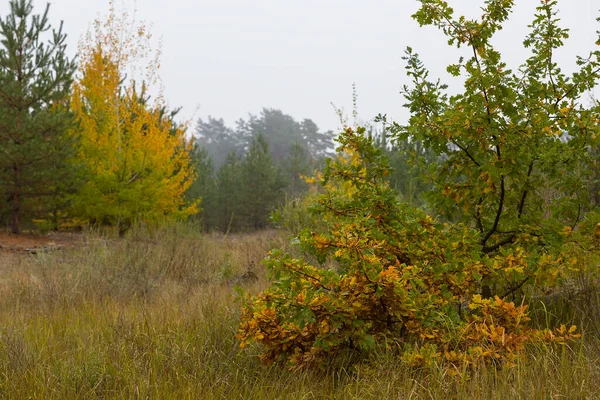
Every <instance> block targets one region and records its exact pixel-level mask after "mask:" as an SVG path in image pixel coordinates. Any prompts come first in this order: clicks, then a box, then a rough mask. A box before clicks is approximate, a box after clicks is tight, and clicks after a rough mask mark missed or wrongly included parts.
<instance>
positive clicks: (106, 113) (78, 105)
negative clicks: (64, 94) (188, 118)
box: [71, 7, 197, 230]
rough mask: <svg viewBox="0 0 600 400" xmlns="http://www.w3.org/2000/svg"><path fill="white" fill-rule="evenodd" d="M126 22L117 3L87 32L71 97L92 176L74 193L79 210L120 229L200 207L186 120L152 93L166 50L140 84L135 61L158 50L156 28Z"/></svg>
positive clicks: (82, 153) (180, 215)
mask: <svg viewBox="0 0 600 400" xmlns="http://www.w3.org/2000/svg"><path fill="white" fill-rule="evenodd" d="M126 21H127V15H126V14H124V15H122V16H121V17H118V16H117V15H116V13H115V10H114V8H113V7H111V12H110V14H109V17H108V19H107V20H106V21H104V22H101V21H96V23H95V26H94V28H95V29H94V31H93V32H92V31H90V32H88V34H87V36H86V38H85V40H84V41H83V42H82V43H81V44H80V51H79V63H80V64H79V65H80V67H79V68H80V70H79V79H78V80H77V82H76V83H75V84H74V87H73V96H72V100H71V106H72V109H73V111H74V113H75V115H76V116H77V118H78V120H79V125H78V128H77V130H76V132H74V134H76V135H77V136H79V143H80V144H79V159H80V162H81V164H82V165H84V167H85V168H84V170H85V175H86V176H85V183H84V185H83V187H82V188H81V189H80V191H79V194H78V196H77V197H76V199H75V209H76V212H77V215H78V216H79V217H80V218H82V219H83V220H85V221H90V222H96V223H102V224H110V225H117V226H119V228H120V229H121V230H126V229H127V227H129V226H130V225H131V224H132V223H133V222H136V221H139V220H143V221H146V222H157V221H162V220H164V219H172V218H183V217H185V216H187V215H190V214H193V213H195V212H197V205H196V204H186V203H185V200H184V193H185V191H186V190H187V188H188V187H189V185H190V184H191V183H192V181H193V168H192V166H191V163H190V158H189V152H188V150H189V145H190V143H188V142H186V139H185V126H184V127H183V128H182V127H180V126H177V125H175V124H174V123H173V121H172V120H171V119H170V118H168V117H167V115H168V112H166V105H165V102H164V99H163V97H162V96H161V95H158V96H157V98H156V100H155V101H154V102H153V104H149V101H148V98H147V96H146V93H147V91H148V90H150V89H151V88H152V85H155V84H156V82H157V70H158V67H159V63H158V55H159V53H158V52H157V53H156V57H155V58H154V59H151V60H150V61H148V62H147V66H146V68H144V69H143V77H142V79H143V83H142V85H141V87H140V89H138V90H136V84H135V80H134V79H135V77H136V73H138V71H136V70H135V68H136V67H139V65H140V64H142V63H143V62H146V61H147V59H148V58H149V56H150V55H152V52H151V51H150V46H149V40H150V35H149V34H148V33H147V30H146V28H145V27H144V26H143V25H140V26H132V25H131V24H128V23H127V22H126ZM127 77H129V79H128V80H126V79H125V78H127Z"/></svg>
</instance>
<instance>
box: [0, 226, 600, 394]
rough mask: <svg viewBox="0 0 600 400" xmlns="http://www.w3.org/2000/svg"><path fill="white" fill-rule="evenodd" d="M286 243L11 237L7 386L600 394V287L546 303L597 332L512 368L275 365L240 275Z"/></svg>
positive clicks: (2, 372) (4, 307)
mask: <svg viewBox="0 0 600 400" xmlns="http://www.w3.org/2000/svg"><path fill="white" fill-rule="evenodd" d="M286 243H287V239H286V237H285V236H284V235H282V234H280V233H278V232H276V231H267V232H262V233H256V234H247V235H244V234H240V235H231V236H229V237H222V236H212V235H200V234H197V233H195V232H194V230H193V229H192V228H190V227H187V226H177V227H171V228H168V229H164V230H161V231H160V232H154V233H152V232H146V231H143V230H140V231H136V232H134V233H133V234H132V235H130V236H129V237H128V238H127V239H123V240H118V239H113V238H107V237H105V236H99V235H93V234H80V235H75V236H71V237H69V238H68V240H66V243H65V245H64V246H59V247H58V248H56V246H55V247H53V248H48V247H47V246H46V247H44V246H41V247H40V246H38V248H39V249H38V251H33V252H29V251H14V247H15V246H16V247H18V246H17V245H18V244H17V245H15V244H14V243H13V248H12V250H11V251H8V250H7V249H6V248H7V247H8V246H6V245H5V246H4V250H0V398H2V399H5V398H6V399H28V398H29V399H95V398H105V399H112V398H118V399H169V398H173V399H187V398H190V399H192V398H198V399H336V398H337V399H368V398H374V399H388V398H389V399H453V398H457V399H526V398H533V399H583V398H590V399H594V398H600V387H599V385H598V384H597V383H598V382H600V342H599V341H598V332H597V329H596V327H595V326H594V315H596V313H595V312H594V310H595V309H597V308H596V307H597V306H598V299H597V297H598V295H597V290H596V291H595V292H594V291H593V290H591V289H590V290H591V292H589V293H588V295H586V296H583V297H582V298H574V297H573V298H571V299H567V300H568V301H567V300H565V301H564V302H560V301H555V303H556V304H555V305H552V304H547V305H545V309H544V308H542V307H540V309H539V310H538V311H535V313H536V314H535V316H536V318H535V320H536V321H538V323H540V324H544V323H551V321H552V320H554V319H559V318H570V319H571V320H573V321H574V322H580V323H581V322H583V324H584V328H585V329H586V330H587V332H586V334H585V335H584V339H583V340H582V341H581V342H580V343H578V344H577V345H575V346H574V347H556V348H532V349H529V351H528V352H527V354H526V355H525V356H524V357H523V359H522V360H521V361H520V362H519V363H518V365H516V366H515V367H512V368H506V367H488V368H482V369H480V370H476V371H468V372H467V371H465V372H463V373H461V374H459V376H458V377H456V376H450V375H449V374H448V373H447V371H445V370H444V369H443V368H440V369H439V370H427V371H419V370H413V369H410V368H408V367H407V366H406V365H404V364H402V363H401V362H400V361H399V357H398V355H397V354H393V353H391V352H389V351H386V350H383V349H382V350H381V351H378V352H376V354H371V355H368V356H362V358H357V357H356V356H353V357H352V359H350V357H349V356H348V357H345V356H342V357H340V358H339V359H335V360H331V366H330V368H329V369H328V370H325V371H301V372H293V371H288V370H287V369H286V368H285V366H282V365H273V366H263V365H261V364H260V362H259V361H258V359H257V357H256V356H257V354H258V351H259V349H257V348H250V349H249V350H248V349H247V350H240V349H239V345H238V342H237V339H236V338H235V334H236V331H237V323H238V315H239V312H238V306H237V304H236V303H235V289H234V287H235V286H241V287H242V288H244V289H245V290H249V291H257V290H260V288H262V287H265V286H266V285H267V284H268V281H267V277H266V274H265V271H264V269H263V267H262V266H261V265H260V264H259V262H260V260H261V259H262V258H263V257H264V256H265V255H266V253H267V251H268V250H269V249H271V248H273V247H282V246H286ZM34 244H35V243H34ZM38 244H39V243H38ZM0 245H1V243H0ZM24 247H25V248H31V247H28V246H24ZM248 271H251V273H250V272H248ZM594 288H595V287H593V288H592V289H594ZM588 289H589V288H588ZM594 293H596V294H595V295H594ZM586 302H587V303H586ZM559 303H560V304H559ZM565 304H567V305H565ZM553 307H554V308H553ZM561 310H562V311H561ZM561 312H562V313H563V314H564V315H563V314H561ZM575 312H577V313H581V312H583V313H584V314H585V312H587V313H588V314H586V315H587V317H586V318H587V320H583V319H582V318H583V317H581V318H579V319H580V320H574V317H573V314H574V313H575ZM585 321H587V323H586V322H585Z"/></svg>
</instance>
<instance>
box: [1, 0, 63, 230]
mask: <svg viewBox="0 0 600 400" xmlns="http://www.w3.org/2000/svg"><path fill="white" fill-rule="evenodd" d="M49 8H50V5H49V4H48V5H46V9H45V11H44V13H43V14H39V15H33V14H32V12H33V2H32V1H31V0H12V1H11V2H10V13H9V14H8V15H7V16H6V17H5V18H0V37H1V39H0V194H1V195H2V196H3V198H4V199H5V200H6V201H7V206H8V210H7V211H8V212H7V214H8V215H9V219H10V227H11V230H12V232H13V233H19V232H20V225H21V220H22V218H23V217H25V216H28V217H31V213H32V212H33V211H34V210H36V211H37V212H42V213H43V212H47V204H51V205H56V204H57V203H56V202H55V201H42V199H43V198H54V199H56V193H57V187H58V185H61V184H64V182H67V181H68V178H67V176H68V174H69V171H70V169H69V167H68V165H67V161H68V159H69V157H70V155H71V154H72V152H73V145H72V144H73V143H72V138H71V137H70V136H69V135H68V134H67V130H68V128H69V127H70V126H71V125H72V122H73V118H72V114H71V113H70V112H69V110H68V96H69V91H70V87H71V82H72V77H73V74H74V71H75V63H74V61H73V60H70V59H69V58H68V57H67V55H66V54H65V50H66V44H65V39H66V34H64V33H63V32H62V23H61V24H60V27H59V28H58V30H52V34H51V36H50V40H47V38H46V36H47V35H46V33H48V31H50V24H49V22H48V11H49Z"/></svg>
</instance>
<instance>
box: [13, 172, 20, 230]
mask: <svg viewBox="0 0 600 400" xmlns="http://www.w3.org/2000/svg"><path fill="white" fill-rule="evenodd" d="M13 172H14V185H15V186H14V189H13V193H12V196H11V200H12V217H11V221H10V229H11V232H12V233H14V234H15V235H18V234H19V233H21V230H20V229H19V215H20V213H21V179H20V178H21V177H20V175H21V174H20V172H21V171H20V168H19V165H18V164H16V163H15V164H13Z"/></svg>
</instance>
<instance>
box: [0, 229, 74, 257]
mask: <svg viewBox="0 0 600 400" xmlns="http://www.w3.org/2000/svg"><path fill="white" fill-rule="evenodd" d="M80 241H81V235H80V234H76V233H65V232H52V233H49V234H46V235H39V234H31V233H22V234H20V235H13V234H10V233H6V232H0V252H11V253H13V252H14V253H35V252H37V251H46V250H56V249H60V248H62V247H65V246H74V245H76V244H77V243H79V242H80Z"/></svg>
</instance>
